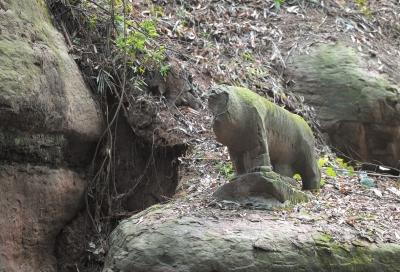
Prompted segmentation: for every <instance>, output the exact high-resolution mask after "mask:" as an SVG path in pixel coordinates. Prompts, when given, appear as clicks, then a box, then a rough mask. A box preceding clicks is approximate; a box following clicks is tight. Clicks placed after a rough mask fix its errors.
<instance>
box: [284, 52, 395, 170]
mask: <svg viewBox="0 0 400 272" xmlns="http://www.w3.org/2000/svg"><path fill="white" fill-rule="evenodd" d="M287 72H288V74H289V76H290V77H291V78H292V79H293V80H294V81H295V86H294V91H295V92H296V93H297V94H300V95H302V96H304V98H305V102H306V103H307V104H309V105H311V106H313V107H314V108H315V109H316V112H317V116H318V118H319V120H320V123H321V128H322V131H323V132H325V133H327V134H328V136H329V140H330V142H331V143H332V145H333V146H335V147H336V148H337V149H339V150H340V151H341V152H344V153H345V154H347V155H349V156H351V157H353V158H354V159H357V160H360V161H365V162H372V163H378V164H385V165H388V166H392V167H397V168H398V167H399V166H400V164H399V162H400V93H399V88H398V87H397V86H394V85H392V84H390V83H389V82H388V81H387V80H386V79H385V78H384V77H383V76H381V75H377V74H374V73H373V72H371V71H368V70H367V69H366V68H365V63H364V62H363V61H362V60H361V59H360V57H359V56H358V55H357V53H356V52H355V51H354V50H353V49H351V48H348V47H346V46H344V45H323V46H319V47H318V48H315V49H313V50H312V52H311V53H310V54H309V55H302V56H298V57H295V58H294V59H293V61H292V63H291V64H290V65H289V66H288V71H287Z"/></svg>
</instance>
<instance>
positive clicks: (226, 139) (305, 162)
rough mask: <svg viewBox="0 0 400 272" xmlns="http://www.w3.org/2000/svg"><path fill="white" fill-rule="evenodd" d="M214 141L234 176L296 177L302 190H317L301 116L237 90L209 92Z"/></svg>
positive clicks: (307, 131)
mask: <svg viewBox="0 0 400 272" xmlns="http://www.w3.org/2000/svg"><path fill="white" fill-rule="evenodd" d="M208 104H209V108H210V110H211V111H212V113H213V115H214V121H213V130H214V133H215V135H216V137H217V140H218V141H219V142H220V143H222V144H224V145H226V146H227V147H228V151H229V155H230V157H231V160H232V162H233V165H234V168H235V171H236V173H237V174H238V175H241V174H245V173H251V172H257V171H270V170H271V167H272V169H273V170H274V171H275V172H277V173H279V174H281V175H283V176H288V177H293V175H294V174H296V173H298V174H300V176H301V177H302V181H303V189H305V190H314V189H318V188H319V183H320V172H319V169H318V165H317V162H316V159H315V155H314V137H313V134H312V131H311V129H310V127H309V126H308V124H307V123H306V122H305V121H304V119H303V118H301V117H300V116H298V115H296V114H293V113H290V112H289V111H287V110H285V109H283V108H281V107H279V106H277V105H275V104H273V103H272V102H270V101H268V100H267V99H265V98H263V97H261V96H260V95H258V94H256V93H254V92H252V91H250V90H248V89H245V88H239V87H232V86H226V85H218V86H216V87H213V88H212V89H211V92H210V96H209V100H208Z"/></svg>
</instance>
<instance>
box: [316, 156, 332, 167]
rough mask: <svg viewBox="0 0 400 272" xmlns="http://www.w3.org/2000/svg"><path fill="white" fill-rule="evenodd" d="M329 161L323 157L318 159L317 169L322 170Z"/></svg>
mask: <svg viewBox="0 0 400 272" xmlns="http://www.w3.org/2000/svg"><path fill="white" fill-rule="evenodd" d="M328 161H329V159H328V157H323V158H319V159H318V167H319V168H322V167H324V166H325V165H326V164H327V163H328Z"/></svg>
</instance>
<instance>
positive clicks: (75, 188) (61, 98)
mask: <svg viewBox="0 0 400 272" xmlns="http://www.w3.org/2000/svg"><path fill="white" fill-rule="evenodd" d="M67 52H68V50H67V48H66V46H65V44H64V39H63V36H62V35H61V34H60V33H58V32H57V31H56V30H55V28H54V27H53V26H52V24H51V21H50V17H49V14H48V12H47V7H46V3H45V1H44V0H0V162H1V163H0V191H1V198H0V209H1V210H2V213H1V218H0V271H7V272H9V271H11V272H12V271H56V261H55V258H54V256H53V252H54V244H55V240H56V237H57V235H58V234H59V232H60V231H61V229H62V228H63V226H65V224H66V223H68V221H70V220H71V219H72V218H73V217H74V216H75V215H76V213H77V211H78V210H79V208H80V207H81V206H82V198H83V195H84V190H85V187H86V182H85V180H84V179H83V178H81V177H79V176H78V174H76V173H75V171H74V170H72V169H76V168H78V167H79V168H84V167H85V166H86V163H87V162H88V161H89V159H90V158H91V151H92V150H93V147H94V144H95V143H96V141H97V140H98V138H99V135H100V134H101V133H102V119H101V117H100V112H99V110H98V107H97V106H96V104H95V102H94V100H93V99H92V97H91V94H90V91H89V90H88V89H87V88H86V86H85V84H84V81H83V79H82V77H81V75H80V73H79V70H78V68H77V66H76V64H75V63H74V61H73V59H72V58H71V57H70V56H69V55H68V53H67Z"/></svg>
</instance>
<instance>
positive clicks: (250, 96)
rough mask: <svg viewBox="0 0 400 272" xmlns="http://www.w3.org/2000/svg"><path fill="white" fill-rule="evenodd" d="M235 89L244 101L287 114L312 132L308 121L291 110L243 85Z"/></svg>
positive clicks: (275, 112)
mask: <svg viewBox="0 0 400 272" xmlns="http://www.w3.org/2000/svg"><path fill="white" fill-rule="evenodd" d="M234 91H235V92H236V93H237V94H238V96H239V97H240V98H241V99H243V101H244V102H245V103H246V104H248V105H250V106H254V107H265V109H266V110H267V111H270V112H271V113H272V114H273V115H275V114H277V115H286V116H287V117H288V118H289V119H290V120H292V121H293V122H295V123H296V124H297V125H298V126H300V127H303V129H304V130H305V131H308V133H311V134H312V131H311V129H310V127H309V125H308V124H307V122H306V121H305V120H304V119H303V118H302V117H301V116H299V115H297V114H293V113H290V112H289V111H287V110H285V109H283V108H281V107H280V106H278V105H275V104H274V103H272V102H271V101H269V100H268V99H266V98H264V97H262V96H261V95H259V94H257V93H255V92H253V91H251V90H249V89H246V88H242V87H234Z"/></svg>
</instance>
